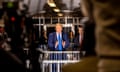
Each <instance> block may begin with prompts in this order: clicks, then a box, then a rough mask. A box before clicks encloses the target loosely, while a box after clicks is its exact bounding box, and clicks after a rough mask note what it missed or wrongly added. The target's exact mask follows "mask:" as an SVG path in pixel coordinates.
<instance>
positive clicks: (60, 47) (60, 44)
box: [58, 34, 62, 51]
mask: <svg viewBox="0 0 120 72" xmlns="http://www.w3.org/2000/svg"><path fill="white" fill-rule="evenodd" d="M58 43H59V44H58V50H60V51H61V50H62V39H61V37H60V34H58Z"/></svg>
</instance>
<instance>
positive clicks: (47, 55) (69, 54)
mask: <svg viewBox="0 0 120 72" xmlns="http://www.w3.org/2000/svg"><path fill="white" fill-rule="evenodd" d="M43 52H44V56H43V60H42V62H41V63H40V64H42V65H41V68H42V72H62V71H61V68H62V66H63V65H65V64H69V63H75V62H79V61H80V52H79V51H43ZM60 54H64V55H62V57H63V56H66V58H65V59H58V58H59V56H58V55H60ZM51 55H52V56H53V57H54V56H56V58H51ZM53 65H55V66H53Z"/></svg>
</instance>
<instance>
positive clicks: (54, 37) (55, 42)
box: [48, 23, 69, 51]
mask: <svg viewBox="0 0 120 72" xmlns="http://www.w3.org/2000/svg"><path fill="white" fill-rule="evenodd" d="M55 29H56V32H53V33H50V34H49V38H48V47H49V48H50V51H65V50H66V49H67V48H68V47H69V38H68V36H67V34H66V33H64V32H62V25H61V24H60V23H57V24H56V26H55ZM59 35H60V40H61V46H59V45H60V42H59Z"/></svg>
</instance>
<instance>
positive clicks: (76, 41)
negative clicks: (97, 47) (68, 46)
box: [74, 34, 83, 50]
mask: <svg viewBox="0 0 120 72" xmlns="http://www.w3.org/2000/svg"><path fill="white" fill-rule="evenodd" d="M79 40H80V34H78V35H77V36H76V37H75V39H74V47H75V48H78V49H79V50H81V48H82V46H83V44H80V41H79ZM82 42H83V40H82Z"/></svg>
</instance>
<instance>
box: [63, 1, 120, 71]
mask: <svg viewBox="0 0 120 72" xmlns="http://www.w3.org/2000/svg"><path fill="white" fill-rule="evenodd" d="M119 3H120V0H81V9H82V12H83V14H84V15H85V16H88V17H89V19H93V20H94V21H95V25H96V27H95V38H96V45H95V51H96V55H97V56H93V57H90V56H89V57H86V58H84V59H83V61H81V62H78V63H75V64H71V65H68V66H65V67H63V72H120V68H119V67H120V45H119V43H120V8H119V7H120V4H119ZM73 67H74V68H73Z"/></svg>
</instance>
